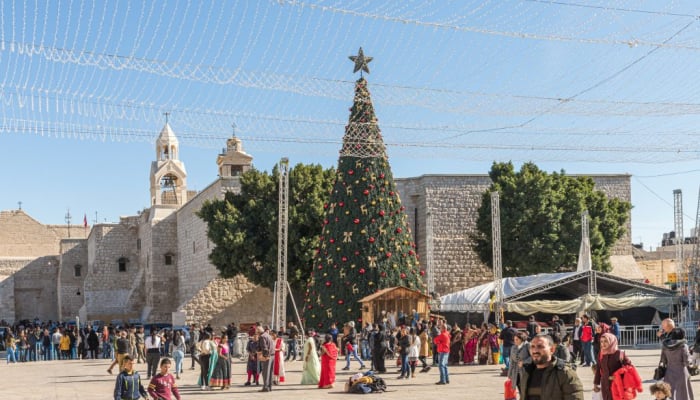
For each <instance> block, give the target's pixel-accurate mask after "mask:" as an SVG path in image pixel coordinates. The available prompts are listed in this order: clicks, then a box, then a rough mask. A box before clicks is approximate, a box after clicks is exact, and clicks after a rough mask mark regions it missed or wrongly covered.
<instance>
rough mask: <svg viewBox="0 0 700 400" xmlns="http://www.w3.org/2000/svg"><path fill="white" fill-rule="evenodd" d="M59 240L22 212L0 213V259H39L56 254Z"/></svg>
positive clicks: (51, 231)
mask: <svg viewBox="0 0 700 400" xmlns="http://www.w3.org/2000/svg"><path fill="white" fill-rule="evenodd" d="M60 239H61V237H60V236H57V235H56V232H55V230H53V229H49V228H48V227H47V226H46V225H42V224H41V223H39V222H37V221H36V220H35V219H34V218H32V217H30V216H29V215H27V214H26V213H25V212H24V211H22V210H12V211H2V212H0V257H35V258H36V257H41V256H45V255H47V254H58V242H59V240H60Z"/></svg>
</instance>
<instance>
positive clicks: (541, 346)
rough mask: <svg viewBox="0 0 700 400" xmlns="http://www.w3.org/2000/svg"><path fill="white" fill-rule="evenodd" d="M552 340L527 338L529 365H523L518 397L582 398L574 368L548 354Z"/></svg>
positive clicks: (539, 399) (538, 399)
mask: <svg viewBox="0 0 700 400" xmlns="http://www.w3.org/2000/svg"><path fill="white" fill-rule="evenodd" d="M553 352H554V341H553V340H552V337H551V336H549V335H537V336H535V337H534V338H533V339H532V340H531V341H530V356H531V357H532V364H527V365H524V366H523V369H522V376H521V379H520V388H519V389H520V399H521V400H583V385H582V384H581V380H580V379H579V377H578V375H576V371H574V370H573V369H571V368H570V367H569V366H567V365H566V363H565V362H564V360H559V359H557V358H556V357H554V356H553V355H552V353H553Z"/></svg>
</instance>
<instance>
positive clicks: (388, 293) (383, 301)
mask: <svg viewBox="0 0 700 400" xmlns="http://www.w3.org/2000/svg"><path fill="white" fill-rule="evenodd" d="M429 300H430V296H428V295H426V294H424V293H423V292H420V291H418V290H413V289H409V288H407V287H404V286H394V287H390V288H386V289H382V290H379V291H377V292H376V293H373V294H371V295H369V296H367V297H364V298H362V299H360V300H359V302H360V303H362V322H363V325H364V324H365V323H367V322H372V323H378V322H381V321H380V320H381V319H382V311H386V312H395V313H396V315H397V316H398V315H400V314H401V313H403V314H405V315H406V318H407V319H408V320H410V318H412V312H413V310H416V312H418V315H420V318H421V319H423V318H425V319H427V318H428V315H429V312H430V310H429V309H428V301H429ZM397 322H398V321H397Z"/></svg>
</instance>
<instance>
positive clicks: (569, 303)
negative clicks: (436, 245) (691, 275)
mask: <svg viewBox="0 0 700 400" xmlns="http://www.w3.org/2000/svg"><path fill="white" fill-rule="evenodd" d="M591 275H592V276H591ZM589 278H591V280H592V281H593V282H595V285H596V288H597V294H596V295H590V294H589V288H588V286H589ZM502 285H503V305H504V309H505V311H510V312H516V313H518V314H523V315H527V314H534V313H536V312H546V313H574V312H579V311H584V310H603V309H605V310H625V309H629V308H633V307H647V306H649V307H654V308H657V309H659V310H662V311H667V310H668V309H669V308H670V307H672V306H673V304H675V303H676V302H677V300H678V299H677V297H676V296H675V293H674V292H673V291H671V290H668V289H664V288H660V287H656V286H652V285H647V284H645V283H641V282H638V281H634V280H630V279H625V278H620V277H617V276H615V275H610V274H606V273H604V272H599V271H582V272H562V273H553V274H537V275H529V276H521V277H511V278H503V280H502ZM495 288H496V286H495V283H494V282H489V283H485V284H483V285H480V286H476V287H473V288H469V289H464V290H461V291H459V292H455V293H450V294H447V295H445V296H442V297H440V304H441V306H440V310H441V311H443V312H467V311H471V312H481V311H488V310H489V298H490V296H489V294H490V293H491V292H492V291H495Z"/></svg>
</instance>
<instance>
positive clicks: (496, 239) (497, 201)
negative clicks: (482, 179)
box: [491, 191, 503, 325]
mask: <svg viewBox="0 0 700 400" xmlns="http://www.w3.org/2000/svg"><path fill="white" fill-rule="evenodd" d="M491 243H492V245H493V284H494V286H495V289H496V301H495V304H494V309H493V312H495V313H496V319H495V321H496V325H499V324H500V323H501V322H502V321H501V309H502V306H503V265H502V262H501V198H500V195H499V193H498V192H497V191H496V192H491Z"/></svg>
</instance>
